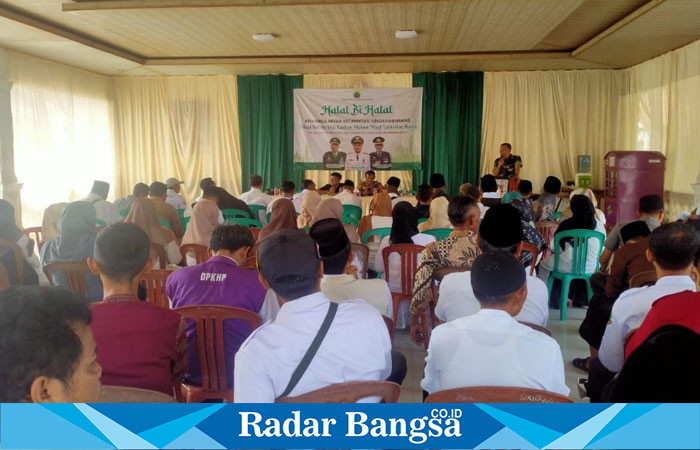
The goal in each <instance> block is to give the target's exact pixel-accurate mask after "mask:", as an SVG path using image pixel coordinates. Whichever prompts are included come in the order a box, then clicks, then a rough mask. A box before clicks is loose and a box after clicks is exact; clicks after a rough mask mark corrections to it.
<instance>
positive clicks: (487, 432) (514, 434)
mask: <svg viewBox="0 0 700 450" xmlns="http://www.w3.org/2000/svg"><path fill="white" fill-rule="evenodd" d="M515 447H517V448H541V449H544V448H558V449H583V448H607V449H627V448H635V449H661V448H676V449H700V404H671V403H669V404H636V405H625V404H603V405H600V404H598V405H591V404H547V405H543V404H520V405H509V406H506V405H499V404H488V405H485V404H432V405H427V404H402V405H398V404H390V405H378V404H296V405H295V404H279V405H261V404H249V405H243V404H236V405H230V404H226V405H224V404H205V405H203V404H160V405H159V404H148V405H144V404H99V405H97V404H95V405H86V404H75V405H63V406H56V405H35V404H2V405H0V448H2V449H3V450H4V449H32V448H44V449H49V450H50V449H114V448H117V449H136V448H139V449H145V448H158V449H160V448H189V449H213V448H217V449H234V448H290V449H294V448H385V449H410V448H444V449H450V448H515Z"/></svg>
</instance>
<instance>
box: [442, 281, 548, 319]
mask: <svg viewBox="0 0 700 450" xmlns="http://www.w3.org/2000/svg"><path fill="white" fill-rule="evenodd" d="M525 271H526V272H527V269H526V270H525ZM471 280H472V278H471V272H468V271H467V272H456V273H451V274H449V275H446V276H445V277H444V278H443V279H442V282H441V283H440V293H439V295H438V302H437V305H435V315H436V316H437V318H438V319H440V320H442V321H443V322H450V321H452V320H456V319H459V318H461V317H465V316H469V315H472V314H476V313H477V312H479V310H481V304H480V303H479V300H477V299H476V297H475V296H474V291H473V290H472V282H471ZM526 280H527V297H526V298H525V303H523V309H521V310H520V313H518V315H517V316H515V320H519V321H521V322H527V323H532V324H534V325H539V326H541V327H546V326H547V320H548V319H549V291H548V290H547V285H546V284H544V282H543V281H542V280H540V279H539V278H537V277H531V276H529V275H526Z"/></svg>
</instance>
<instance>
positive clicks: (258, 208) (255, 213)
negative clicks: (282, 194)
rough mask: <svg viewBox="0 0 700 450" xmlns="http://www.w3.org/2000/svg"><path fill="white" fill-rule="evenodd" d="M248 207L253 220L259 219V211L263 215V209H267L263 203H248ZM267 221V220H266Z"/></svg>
mask: <svg viewBox="0 0 700 450" xmlns="http://www.w3.org/2000/svg"><path fill="white" fill-rule="evenodd" d="M248 208H250V211H251V212H252V213H253V219H255V220H260V217H262V216H261V215H260V211H262V213H263V216H264V215H265V211H266V210H267V206H265V205H248ZM268 222H269V220H268Z"/></svg>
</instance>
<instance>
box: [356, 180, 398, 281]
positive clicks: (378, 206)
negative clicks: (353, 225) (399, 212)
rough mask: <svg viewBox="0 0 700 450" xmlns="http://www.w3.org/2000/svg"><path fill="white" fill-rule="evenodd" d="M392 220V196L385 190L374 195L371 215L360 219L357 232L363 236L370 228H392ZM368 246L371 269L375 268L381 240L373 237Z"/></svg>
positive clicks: (370, 206)
mask: <svg viewBox="0 0 700 450" xmlns="http://www.w3.org/2000/svg"><path fill="white" fill-rule="evenodd" d="M392 222H393V219H392V217H391V197H389V195H388V194H386V193H384V192H380V193H378V194H375V195H374V197H372V201H370V203H369V215H367V216H364V217H362V219H360V223H359V224H358V226H357V234H358V235H359V236H360V238H362V235H363V234H365V233H366V232H367V231H369V230H375V229H377V228H391V224H392ZM367 247H368V248H369V264H367V265H368V266H369V268H370V269H372V270H375V268H374V261H375V259H376V255H377V249H378V248H379V241H378V240H377V238H372V240H371V241H369V242H368V243H367Z"/></svg>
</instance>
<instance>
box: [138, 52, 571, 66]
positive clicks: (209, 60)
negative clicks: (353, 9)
mask: <svg viewBox="0 0 700 450" xmlns="http://www.w3.org/2000/svg"><path fill="white" fill-rule="evenodd" d="M533 58H534V59H537V58H542V59H566V58H571V52H570V51H557V50H555V51H523V52H464V53H392V54H380V55H372V54H363V55H294V56H284V55H279V56H221V57H180V58H147V59H146V61H145V63H144V64H145V65H159V66H172V65H208V64H319V63H326V64H327V63H373V62H416V61H468V60H506V59H511V60H516V59H533Z"/></svg>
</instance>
